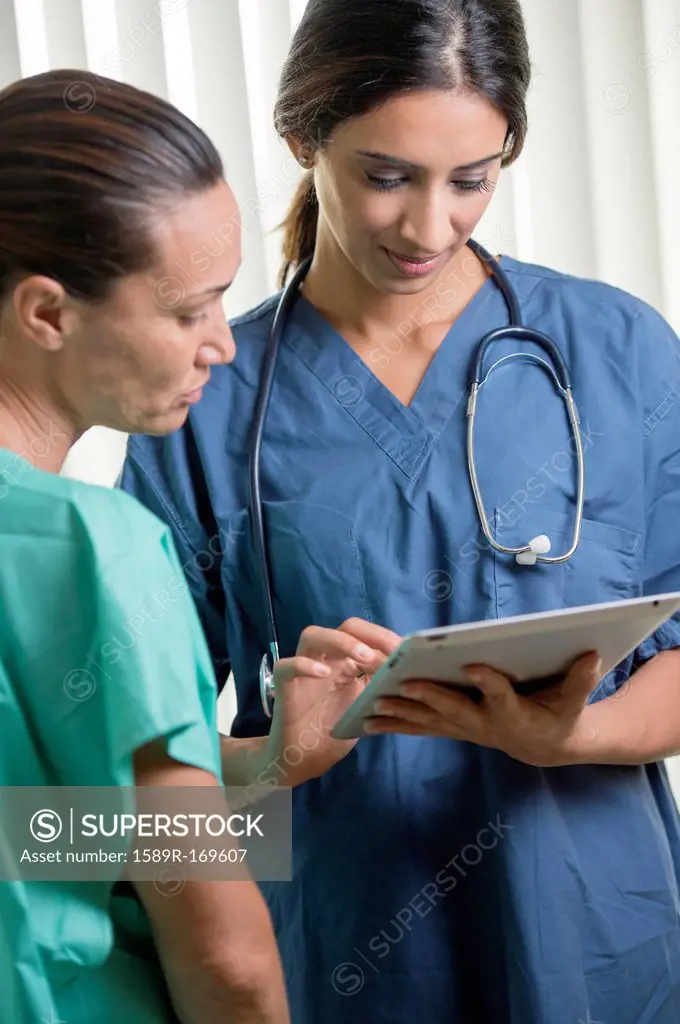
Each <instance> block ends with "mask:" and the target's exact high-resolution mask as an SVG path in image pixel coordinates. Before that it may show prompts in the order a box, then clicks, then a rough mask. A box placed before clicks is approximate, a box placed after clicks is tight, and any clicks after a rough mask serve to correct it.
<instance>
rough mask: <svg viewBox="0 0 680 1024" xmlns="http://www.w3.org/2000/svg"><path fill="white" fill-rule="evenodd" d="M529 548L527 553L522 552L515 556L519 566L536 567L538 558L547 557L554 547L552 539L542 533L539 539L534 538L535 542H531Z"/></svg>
mask: <svg viewBox="0 0 680 1024" xmlns="http://www.w3.org/2000/svg"><path fill="white" fill-rule="evenodd" d="M527 547H528V550H527V551H520V552H519V554H517V555H515V561H516V562H517V564H518V565H536V560H537V556H538V555H547V554H548V552H549V551H550V548H551V547H552V545H551V543H550V537H547V536H546V535H545V534H544V533H540V534H539V535H538V537H534V538H533V540H530V541H529V544H528V545H527Z"/></svg>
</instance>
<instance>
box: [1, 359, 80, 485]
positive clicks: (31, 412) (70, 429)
mask: <svg viewBox="0 0 680 1024" xmlns="http://www.w3.org/2000/svg"><path fill="white" fill-rule="evenodd" d="M78 436H79V432H78V430H77V429H76V428H75V426H74V425H73V423H70V422H69V420H68V417H67V416H66V415H65V414H64V412H63V411H62V412H60V411H58V410H56V409H55V408H51V407H50V403H49V402H48V401H47V400H46V399H45V397H44V396H42V395H40V394H39V393H38V392H37V391H32V390H31V389H29V388H22V387H20V386H19V385H18V384H17V383H16V382H15V381H12V380H11V378H9V377H5V376H3V375H2V374H0V447H1V448H8V449H9V450H10V451H13V452H16V454H17V455H21V456H22V457H23V458H25V459H26V460H27V461H28V462H30V463H31V464H32V465H33V466H34V467H35V468H36V469H42V470H44V471H45V472H48V473H60V472H61V469H62V467H63V465H64V462H65V460H66V456H67V455H68V453H69V450H70V449H71V447H72V446H73V445H74V444H75V442H76V441H77V440H78Z"/></svg>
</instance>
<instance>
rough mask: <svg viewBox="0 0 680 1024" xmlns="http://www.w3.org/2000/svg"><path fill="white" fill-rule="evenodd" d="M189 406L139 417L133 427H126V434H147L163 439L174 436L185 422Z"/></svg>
mask: <svg viewBox="0 0 680 1024" xmlns="http://www.w3.org/2000/svg"><path fill="white" fill-rule="evenodd" d="M188 416H189V406H188V405H183V406H180V407H178V408H176V409H170V410H168V411H166V412H163V413H157V414H156V415H147V416H144V417H140V418H139V420H138V421H137V422H136V423H135V425H134V427H128V429H127V433H128V434H149V435H150V436H151V437H165V436H166V435H167V434H174V432H175V431H176V430H179V429H180V428H181V427H183V426H184V424H185V423H186V421H187V418H188Z"/></svg>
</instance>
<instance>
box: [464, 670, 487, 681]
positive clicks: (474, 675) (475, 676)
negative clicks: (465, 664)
mask: <svg viewBox="0 0 680 1024" xmlns="http://www.w3.org/2000/svg"><path fill="white" fill-rule="evenodd" d="M463 671H464V672H465V675H466V676H467V677H468V679H469V680H470V682H471V683H480V682H481V681H482V674H481V672H478V671H477V670H476V669H474V668H464V669H463Z"/></svg>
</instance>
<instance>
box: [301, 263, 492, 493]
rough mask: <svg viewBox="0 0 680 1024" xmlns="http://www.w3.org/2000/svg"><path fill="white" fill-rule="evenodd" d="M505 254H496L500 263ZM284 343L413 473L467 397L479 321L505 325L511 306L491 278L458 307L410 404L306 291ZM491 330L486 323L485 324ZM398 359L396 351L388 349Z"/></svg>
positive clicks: (402, 466)
mask: <svg viewBox="0 0 680 1024" xmlns="http://www.w3.org/2000/svg"><path fill="white" fill-rule="evenodd" d="M504 259H505V257H501V262H503V260H504ZM291 319H292V322H291V324H290V325H289V327H288V329H287V330H286V331H285V344H286V345H287V346H288V347H289V348H291V349H292V350H293V351H294V352H296V353H297V355H298V356H299V357H300V359H302V361H303V362H304V363H305V365H306V366H307V368H308V369H309V370H310V372H311V373H313V374H314V376H315V377H316V378H317V379H318V380H319V381H320V382H321V383H322V384H323V386H324V387H325V388H326V390H327V391H328V392H329V394H330V396H331V399H332V400H333V401H334V402H335V403H336V404H337V405H338V406H341V407H342V408H343V409H344V411H345V412H346V413H347V415H349V416H351V417H352V419H354V420H355V422H356V423H358V424H359V425H360V426H361V427H362V428H363V429H364V430H365V431H366V433H367V434H369V436H370V437H371V438H372V439H373V441H374V442H375V443H376V444H377V445H379V447H380V448H382V450H383V451H384V452H385V453H386V454H387V455H388V456H389V457H390V458H391V459H392V460H393V461H394V462H395V463H396V465H397V466H399V468H400V469H401V470H402V472H403V473H405V474H406V476H408V477H411V478H414V477H416V476H417V474H418V472H419V470H420V468H421V466H422V464H423V462H424V461H425V459H426V458H427V456H428V454H429V452H430V451H431V449H432V448H433V446H434V445H435V444H436V442H437V439H438V438H439V436H440V434H441V433H442V431H443V430H444V428H445V427H446V425H447V423H448V422H449V420H450V419H451V417H452V416H453V414H454V413H455V412H456V410H457V409H458V408H459V406H460V405H461V403H462V402H465V401H466V400H467V382H468V369H469V365H470V360H471V358H472V353H473V351H474V349H475V348H476V346H477V344H478V343H479V342H480V341H481V339H482V337H483V335H484V334H485V333H486V331H485V329H484V328H483V327H482V326H481V325H482V324H483V323H487V324H488V323H489V321H490V320H491V321H492V322H493V323H494V327H495V326H498V327H502V326H504V325H506V324H507V323H508V310H507V307H506V305H505V301H504V299H503V297H502V295H501V293H500V290H499V289H498V287H497V286H496V284H495V283H494V282H493V280H492V279H489V280H487V281H485V283H484V284H483V285H482V287H481V288H480V289H479V290H478V291H477V292H476V293H475V295H473V297H472V298H471V299H470V301H469V302H468V304H467V306H466V307H465V308H464V309H463V310H462V311H461V312H460V314H459V315H458V317H457V318H456V320H455V321H454V323H453V324H452V325H451V328H450V329H449V331H448V333H447V334H446V336H445V338H444V339H443V341H442V342H441V344H440V346H439V348H438V349H437V351H436V352H435V354H434V356H433V358H432V360H431V362H430V365H429V366H428V368H427V370H426V372H425V375H424V377H423V379H422V381H421V382H420V385H419V387H418V390H417V391H416V393H415V395H414V397H413V400H412V402H411V404H410V405H409V406H405V405H403V403H402V402H400V401H399V399H398V398H397V397H396V396H395V395H393V394H392V392H391V391H390V389H389V388H388V387H386V386H385V385H384V384H383V383H382V381H381V380H379V379H378V378H377V377H376V376H375V374H374V373H373V372H372V370H371V369H370V367H369V366H368V364H367V363H365V362H364V361H363V359H361V358H360V357H359V356H358V355H357V354H356V352H355V351H354V350H353V348H352V347H351V345H350V344H349V343H348V342H347V341H346V340H345V338H343V336H342V335H341V334H340V333H339V332H338V331H337V330H336V329H335V328H334V327H333V326H332V325H331V324H330V323H329V321H328V320H327V319H326V318H325V317H324V316H323V314H322V313H320V312H319V310H318V309H316V307H315V306H313V305H312V304H311V303H310V302H309V301H308V300H307V299H306V298H305V296H304V295H303V294H300V295H299V296H298V299H297V302H296V303H295V306H294V309H293V313H292V318H291ZM487 329H488V328H487ZM386 354H387V355H388V356H389V358H391V359H398V358H399V355H398V354H395V355H389V353H386Z"/></svg>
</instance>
